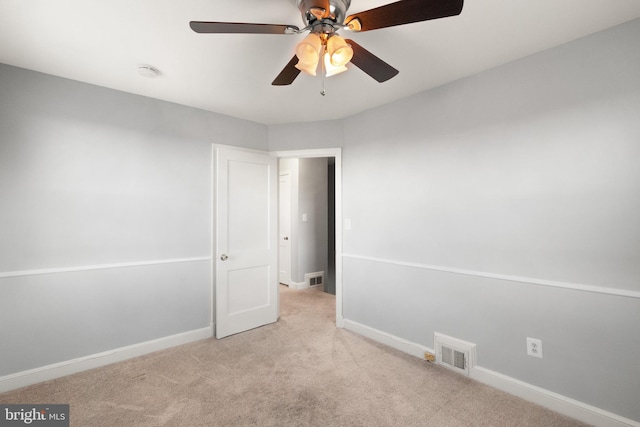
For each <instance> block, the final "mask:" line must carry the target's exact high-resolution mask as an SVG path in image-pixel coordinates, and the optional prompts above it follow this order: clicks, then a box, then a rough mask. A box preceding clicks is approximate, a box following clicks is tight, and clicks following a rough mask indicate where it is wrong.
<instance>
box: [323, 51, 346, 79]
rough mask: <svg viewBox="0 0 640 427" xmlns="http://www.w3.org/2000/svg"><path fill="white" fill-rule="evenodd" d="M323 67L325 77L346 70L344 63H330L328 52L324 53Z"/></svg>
mask: <svg viewBox="0 0 640 427" xmlns="http://www.w3.org/2000/svg"><path fill="white" fill-rule="evenodd" d="M324 69H325V75H326V76H327V77H331V76H335V75H336V74H340V73H343V72H345V71H347V70H348V68H347V67H346V66H344V65H342V66H335V65H333V64H332V63H331V59H330V58H329V54H328V53H325V54H324Z"/></svg>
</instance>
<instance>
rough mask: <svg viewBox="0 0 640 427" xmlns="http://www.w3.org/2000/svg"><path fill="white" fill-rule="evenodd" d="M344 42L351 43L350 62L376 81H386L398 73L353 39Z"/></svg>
mask: <svg viewBox="0 0 640 427" xmlns="http://www.w3.org/2000/svg"><path fill="white" fill-rule="evenodd" d="M346 42H347V43H349V44H350V45H351V49H353V58H351V63H352V64H353V65H355V66H356V67H358V68H360V69H361V70H362V71H364V72H365V73H367V74H369V75H370V76H371V77H373V78H374V79H375V80H376V81H378V83H382V82H386V81H387V80H389V79H390V78H392V77H395V76H396V75H397V74H398V73H399V71H398V70H396V69H395V68H393V67H392V66H391V65H389V64H387V63H386V62H384V61H383V60H382V59H380V58H378V57H377V56H375V55H374V54H373V53H371V52H369V51H368V50H367V49H365V48H363V47H362V46H360V45H359V44H358V43H356V42H354V41H353V40H349V39H347V40H346Z"/></svg>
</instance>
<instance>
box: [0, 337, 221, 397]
mask: <svg viewBox="0 0 640 427" xmlns="http://www.w3.org/2000/svg"><path fill="white" fill-rule="evenodd" d="M214 328H215V325H212V326H210V327H208V328H202V329H196V330H193V331H189V332H183V333H181V334H176V335H171V336H168V337H163V338H158V339H155V340H151V341H146V342H142V343H139V344H133V345H130V346H126V347H120V348H116V349H113V350H109V351H105V352H102V353H97V354H92V355H89V356H84V357H80V358H77V359H72V360H67V361H64V362H60V363H55V364H53V365H47V366H42V367H40V368H35V369H30V370H28V371H22V372H17V373H15V374H10V375H6V376H4V377H0V393H4V392H7V391H10V390H15V389H18V388H22V387H26V386H29V385H32V384H37V383H40V382H43V381H49V380H52V379H55V378H60V377H64V376H67V375H71V374H76V373H78V372H82V371H87V370H89V369H94V368H99V367H101V366H105V365H110V364H112V363H116V362H121V361H123V360H127V359H131V358H134V357H138V356H142V355H145V354H148V353H153V352H155V351H158V350H164V349H167V348H171V347H176V346H179V345H182V344H187V343H190V342H194V341H199V340H202V339H206V338H210V337H212V336H213V331H214V330H215V329H214Z"/></svg>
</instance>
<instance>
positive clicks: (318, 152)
mask: <svg viewBox="0 0 640 427" xmlns="http://www.w3.org/2000/svg"><path fill="white" fill-rule="evenodd" d="M270 153H271V154H273V155H275V156H278V158H290V159H296V158H297V159H302V158H313V157H334V158H335V161H336V163H335V165H336V168H335V171H336V175H335V192H336V204H335V211H336V218H335V220H336V326H337V327H338V328H342V327H343V324H344V318H343V316H342V257H343V254H342V226H340V225H341V224H343V220H342V148H317V149H309V150H291V151H271V152H270Z"/></svg>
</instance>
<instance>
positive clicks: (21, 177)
mask: <svg viewBox="0 0 640 427" xmlns="http://www.w3.org/2000/svg"><path fill="white" fill-rule="evenodd" d="M212 142H217V143H224V144H230V145H237V146H245V147H251V148H258V149H266V144H267V128H266V126H264V125H260V124H256V123H252V122H247V121H244V120H240V119H235V118H231V117H226V116H222V115H217V114H213V113H208V112H204V111H200V110H196V109H192V108H187V107H182V106H178V105H176V104H170V103H166V102H161V101H157V100H152V99H148V98H143V97H140V96H135V95H130V94H126V93H122V92H117V91H113V90H109V89H104V88H99V87H96V86H91V85H87V84H82V83H78V82H73V81H70V80H65V79H61V78H57V77H53V76H48V75H44V74H40V73H36V72H31V71H27V70H22V69H18V68H14V67H10V66H6V65H0V195H1V196H0V206H1V209H0V224H1V226H0V324H1V325H3V327H2V328H0V342H1V343H2V352H1V354H0V361H1V363H0V376H4V375H8V374H11V373H16V372H21V371H24V370H28V369H32V368H36V367H41V366H45V365H49V364H53V363H56V362H61V361H67V360H71V359H74V358H78V357H82V356H87V355H91V354H95V353H99V352H103V351H107V350H111V349H114V348H119V347H124V346H128V345H132V344H136V343H140V342H144V341H149V340H153V339H157V338H162V337H166V336H170V335H174V334H179V333H182V332H188V331H193V330H197V329H200V328H206V327H209V325H210V321H211V316H212V313H211V312H210V310H211V299H212V295H211V269H212V265H211V260H210V256H211V233H212V230H211V223H212V215H213V213H212V212H211V198H212V192H213V190H212V183H211V175H212V171H211V167H212V166H211V143H212ZM189 258H204V260H198V261H192V262H178V263H167V262H166V261H170V260H176V259H189ZM156 261H158V262H160V263H159V264H157V265H144V266H135V267H126V266H123V267H119V268H108V269H100V268H98V269H93V268H91V266H97V267H103V266H105V265H107V266H108V265H113V264H116V265H118V264H126V263H146V262H156ZM87 266H88V267H89V268H88V269H86V271H77V272H53V273H47V274H37V275H33V274H32V273H34V272H37V273H42V272H43V270H50V269H53V270H59V269H63V270H64V269H74V268H78V267H80V268H82V269H84V268H85V267H87ZM9 325H11V326H10V327H9Z"/></svg>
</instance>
